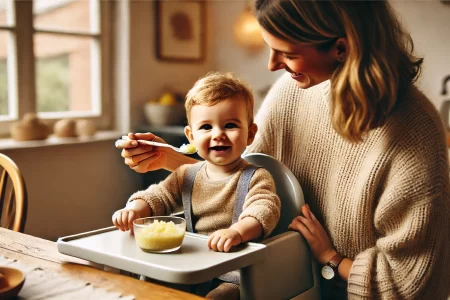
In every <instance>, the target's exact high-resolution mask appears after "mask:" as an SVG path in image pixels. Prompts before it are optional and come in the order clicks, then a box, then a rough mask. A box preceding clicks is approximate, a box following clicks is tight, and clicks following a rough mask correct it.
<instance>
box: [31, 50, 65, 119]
mask: <svg viewBox="0 0 450 300" xmlns="http://www.w3.org/2000/svg"><path fill="white" fill-rule="evenodd" d="M69 83H70V82H69V56H68V55H62V56H54V57H39V58H38V59H37V60H36V88H37V107H38V112H58V111H68V110H69V101H70V98H69V97H70V95H69V87H70V84H69Z"/></svg>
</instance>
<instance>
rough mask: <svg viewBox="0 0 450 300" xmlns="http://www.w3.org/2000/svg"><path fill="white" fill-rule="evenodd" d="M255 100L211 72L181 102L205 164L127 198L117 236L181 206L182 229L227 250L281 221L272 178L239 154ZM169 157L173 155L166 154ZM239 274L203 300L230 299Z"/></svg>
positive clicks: (251, 133)
mask: <svg viewBox="0 0 450 300" xmlns="http://www.w3.org/2000/svg"><path fill="white" fill-rule="evenodd" d="M253 104H254V100H253V95H252V93H251V90H250V88H249V87H248V85H247V84H245V83H244V82H243V81H241V80H239V79H237V78H235V77H234V76H233V75H232V74H230V73H225V74H222V73H209V74H207V75H206V76H205V77H203V78H201V79H200V80H198V81H197V82H196V83H195V85H194V87H193V88H192V89H191V90H190V91H189V93H188V94H187V96H186V102H185V107H186V113H187V119H188V126H186V127H185V134H186V137H187V138H188V140H189V142H190V143H191V144H193V145H194V146H195V147H196V149H197V150H198V155H199V156H200V157H201V158H203V159H204V161H202V162H199V163H196V164H192V165H183V166H181V167H180V168H178V169H177V170H175V171H174V172H173V173H172V174H170V175H169V176H168V177H167V178H166V179H165V180H164V181H162V182H161V183H159V184H154V185H151V186H150V187H149V188H148V189H146V190H144V191H139V192H137V193H135V194H133V195H132V196H131V197H130V199H129V200H128V202H127V205H126V207H125V208H124V209H121V210H118V211H117V212H115V213H114V215H113V218H112V219H113V223H114V225H115V226H116V227H118V228H119V229H120V230H123V231H125V230H132V228H133V224H132V223H133V220H135V219H136V218H142V217H147V216H157V215H169V214H171V213H173V212H174V211H177V209H179V208H180V207H181V206H183V208H184V211H185V218H186V221H187V227H188V230H190V231H193V232H197V233H200V234H205V235H209V238H208V247H209V248H210V249H212V250H214V251H224V252H228V251H229V250H230V249H231V247H233V246H236V245H239V244H241V243H244V242H247V241H251V240H256V239H260V238H263V237H267V236H268V235H269V234H270V233H271V231H272V230H273V229H274V228H275V226H276V224H277V222H278V219H279V217H280V200H279V198H278V196H277V194H276V191H275V184H274V181H273V179H272V176H271V175H270V173H269V172H268V171H267V170H265V169H263V168H260V167H257V166H255V165H252V164H250V163H248V162H247V161H245V160H244V159H243V158H242V157H241V155H242V153H243V152H244V150H245V148H246V147H247V146H248V145H250V144H251V143H252V142H253V139H254V137H255V134H256V132H257V129H258V127H257V125H256V124H255V123H253ZM171 151H172V150H171ZM238 283H239V274H236V272H230V273H227V274H224V275H223V276H221V277H219V279H217V280H215V281H214V284H213V288H215V290H212V291H211V292H210V293H209V294H208V295H207V298H208V297H209V298H214V299H216V298H217V299H218V298H220V297H221V296H220V295H222V294H223V293H227V294H228V293H230V292H232V293H234V295H235V296H236V298H237V299H238V298H239V286H238Z"/></svg>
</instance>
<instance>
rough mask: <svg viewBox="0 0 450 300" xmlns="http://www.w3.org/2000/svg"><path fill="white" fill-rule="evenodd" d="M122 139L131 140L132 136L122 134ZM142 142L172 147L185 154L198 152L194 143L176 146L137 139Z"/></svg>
mask: <svg viewBox="0 0 450 300" xmlns="http://www.w3.org/2000/svg"><path fill="white" fill-rule="evenodd" d="M122 140H126V141H129V140H130V138H129V137H128V136H126V135H124V136H122ZM137 141H138V142H139V143H141V144H145V145H150V146H155V147H166V148H172V149H173V150H175V151H176V152H179V153H183V154H195V153H197V149H196V148H195V146H194V145H191V144H183V145H181V147H179V148H178V147H175V146H172V145H169V144H165V143H159V142H153V141H146V140H137Z"/></svg>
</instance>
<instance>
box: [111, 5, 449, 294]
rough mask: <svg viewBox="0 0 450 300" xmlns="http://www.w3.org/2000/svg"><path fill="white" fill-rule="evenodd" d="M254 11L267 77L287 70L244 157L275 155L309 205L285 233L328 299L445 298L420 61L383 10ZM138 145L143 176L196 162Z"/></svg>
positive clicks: (443, 156)
mask: <svg viewBox="0 0 450 300" xmlns="http://www.w3.org/2000/svg"><path fill="white" fill-rule="evenodd" d="M256 14H257V18H258V21H259V23H260V25H261V28H262V33H263V38H264V40H265V41H266V43H267V44H268V46H269V47H270V49H271V51H270V59H269V70H271V71H276V70H280V69H284V70H286V71H287V73H286V74H285V75H283V76H282V77H281V78H280V79H279V80H278V81H277V82H276V83H275V85H274V86H273V87H272V89H271V91H270V92H269V94H268V95H267V97H266V99H265V101H264V103H263V105H262V107H261V109H260V111H259V113H258V116H257V117H256V123H257V124H258V127H259V128H260V130H259V133H258V135H257V137H256V139H255V141H254V143H253V144H252V145H251V146H250V147H249V148H248V149H247V152H262V153H266V154H269V155H272V156H274V157H276V158H277V159H279V160H280V161H282V162H283V163H284V164H285V165H286V166H287V167H288V168H290V169H291V170H292V172H293V173H294V174H295V175H296V177H297V178H298V180H299V181H300V183H301V185H302V188H303V191H304V194H305V199H306V202H307V203H308V205H306V206H305V207H303V210H302V212H303V216H299V217H297V218H296V219H294V220H293V221H292V223H291V225H290V229H292V230H296V231H299V232H300V233H301V234H302V235H303V236H304V237H305V239H306V240H307V241H308V243H309V245H310V247H311V250H312V252H313V253H314V255H315V257H316V258H317V260H318V262H319V263H320V264H322V265H323V266H324V268H323V269H322V274H323V276H324V277H325V278H326V279H324V280H323V282H322V283H323V284H322V296H323V298H329V299H340V298H349V299H366V298H372V299H397V298H400V299H447V297H448V295H449V286H450V281H449V278H450V251H449V249H450V228H449V227H450V224H449V216H450V208H449V207H450V197H449V196H450V186H449V175H448V174H449V168H448V155H447V147H446V143H445V131H444V128H443V125H442V122H441V121H440V118H439V115H438V113H437V112H436V110H435V109H434V107H433V105H432V104H431V103H430V101H429V100H428V99H427V98H426V97H425V96H424V95H423V94H422V93H421V92H420V91H419V90H418V89H417V88H416V87H415V86H414V82H415V81H416V79H417V78H418V76H419V73H420V68H421V64H422V59H419V58H416V57H415V56H414V55H413V54H412V51H413V43H412V40H411V38H410V36H409V34H407V33H406V32H405V31H404V30H403V29H402V27H401V25H400V24H399V22H398V20H397V18H396V16H395V14H394V12H393V10H392V8H391V7H390V5H389V4H388V3H387V2H384V1H367V2H366V1H364V2H362V1H304V0H299V1H295V0H291V1H283V0H257V1H256ZM129 136H130V138H139V139H153V138H155V136H154V135H152V134H150V133H149V134H141V135H138V134H137V135H136V136H134V135H133V134H130V135H129ZM156 139H158V138H156ZM136 145H137V143H136V142H135V141H134V142H127V141H121V142H118V144H117V147H118V148H122V149H124V150H123V151H122V156H123V157H125V163H126V164H127V165H129V166H130V167H131V168H133V169H134V170H136V171H138V172H146V171H149V170H155V169H158V168H165V169H168V170H173V169H174V168H175V167H177V166H179V165H180V164H183V163H191V162H193V160H192V159H191V158H188V157H183V156H180V155H176V154H175V153H173V152H172V151H169V150H165V149H164V150H162V149H161V150H159V149H151V148H150V147H144V146H139V147H136V148H133V147H135V146H136Z"/></svg>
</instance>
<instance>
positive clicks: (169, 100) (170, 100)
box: [159, 92, 177, 105]
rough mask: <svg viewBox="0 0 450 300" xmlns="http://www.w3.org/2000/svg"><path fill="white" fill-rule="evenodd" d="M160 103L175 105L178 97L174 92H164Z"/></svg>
mask: <svg viewBox="0 0 450 300" xmlns="http://www.w3.org/2000/svg"><path fill="white" fill-rule="evenodd" d="M159 104H161V105H175V104H177V98H176V97H175V95H174V94H172V93H169V92H167V93H164V94H163V95H162V96H161V98H159Z"/></svg>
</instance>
